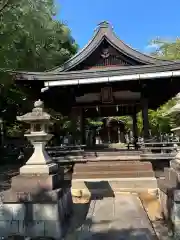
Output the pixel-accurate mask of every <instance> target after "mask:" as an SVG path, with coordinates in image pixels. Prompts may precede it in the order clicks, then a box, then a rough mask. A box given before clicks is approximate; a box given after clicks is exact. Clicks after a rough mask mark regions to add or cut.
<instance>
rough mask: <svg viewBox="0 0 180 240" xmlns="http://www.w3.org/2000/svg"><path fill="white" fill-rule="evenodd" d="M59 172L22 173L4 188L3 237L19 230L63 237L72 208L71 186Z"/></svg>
mask: <svg viewBox="0 0 180 240" xmlns="http://www.w3.org/2000/svg"><path fill="white" fill-rule="evenodd" d="M59 176H60V175H59V174H52V175H49V174H39V175H31V174H20V175H17V176H15V177H13V178H12V184H11V189H9V190H7V191H3V192H1V198H2V204H1V208H0V224H1V226H0V230H1V231H0V237H1V236H9V235H11V234H18V235H21V236H28V237H53V238H54V239H61V238H62V237H63V235H64V232H65V230H66V228H67V225H68V219H69V217H70V216H71V212H72V204H73V203H72V196H71V190H70V187H68V186H64V183H63V182H62V181H61V180H60V179H59Z"/></svg>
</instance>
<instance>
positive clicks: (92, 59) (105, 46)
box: [48, 22, 168, 73]
mask: <svg viewBox="0 0 180 240" xmlns="http://www.w3.org/2000/svg"><path fill="white" fill-rule="evenodd" d="M165 62H166V63H167V62H168V61H167V60H160V59H156V58H154V57H151V56H148V55H145V54H143V53H140V52H138V51H136V50H134V49H132V48H131V47H129V46H128V45H126V44H125V43H124V42H123V41H121V40H120V39H119V38H118V37H117V36H116V35H115V33H114V32H113V29H112V27H111V26H110V25H109V23H107V22H102V23H100V24H99V27H98V29H97V30H96V31H95V34H94V36H93V38H92V39H91V41H89V43H88V44H87V45H86V46H85V47H84V48H83V49H82V50H80V51H79V52H78V53H77V54H75V55H74V56H73V57H72V58H70V59H69V60H68V61H67V62H65V63H64V64H63V65H62V66H60V67H57V68H54V69H52V70H50V71H48V72H54V73H55V72H67V71H76V70H86V69H91V68H105V67H113V66H116V67H118V66H136V65H155V64H164V63H165Z"/></svg>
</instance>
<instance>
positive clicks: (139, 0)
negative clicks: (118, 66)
mask: <svg viewBox="0 0 180 240" xmlns="http://www.w3.org/2000/svg"><path fill="white" fill-rule="evenodd" d="M56 2H57V5H58V9H59V12H58V16H57V18H58V19H60V20H63V21H64V22H65V23H66V24H67V25H68V26H69V28H70V29H71V31H72V36H73V37H74V38H75V40H76V41H77V43H78V44H79V46H80V48H82V47H83V46H84V45H85V44H86V43H87V42H88V41H89V40H90V39H91V37H92V35H93V31H94V29H95V28H96V26H97V24H98V23H99V22H101V21H103V20H106V21H109V22H110V23H111V24H112V26H113V27H114V31H115V32H116V34H117V35H118V36H119V38H120V39H122V40H123V41H124V42H125V43H127V44H129V45H130V46H132V47H133V48H135V49H138V50H140V51H143V52H146V51H149V48H148V47H147V46H148V43H149V41H150V40H151V39H154V38H156V37H163V38H170V39H173V38H176V37H178V36H180V0H171V1H170V0H56Z"/></svg>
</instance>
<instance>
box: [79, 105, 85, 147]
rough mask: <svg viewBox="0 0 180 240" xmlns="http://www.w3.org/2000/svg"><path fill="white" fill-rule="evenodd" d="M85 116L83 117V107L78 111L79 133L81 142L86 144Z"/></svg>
mask: <svg viewBox="0 0 180 240" xmlns="http://www.w3.org/2000/svg"><path fill="white" fill-rule="evenodd" d="M85 127H86V125H85V117H84V109H83V108H82V109H81V111H80V135H81V144H82V145H85V144H86V129H85Z"/></svg>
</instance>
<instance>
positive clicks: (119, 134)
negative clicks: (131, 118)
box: [118, 126, 121, 143]
mask: <svg viewBox="0 0 180 240" xmlns="http://www.w3.org/2000/svg"><path fill="white" fill-rule="evenodd" d="M118 142H119V143H121V129H120V126H118Z"/></svg>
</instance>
